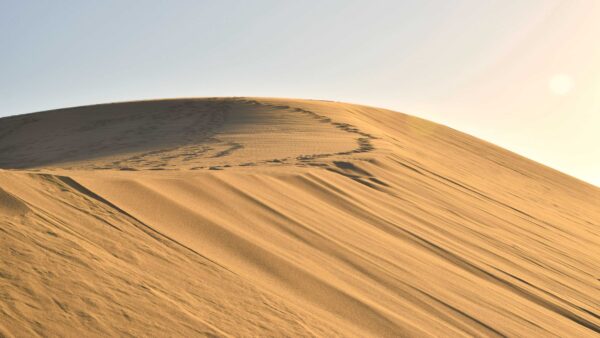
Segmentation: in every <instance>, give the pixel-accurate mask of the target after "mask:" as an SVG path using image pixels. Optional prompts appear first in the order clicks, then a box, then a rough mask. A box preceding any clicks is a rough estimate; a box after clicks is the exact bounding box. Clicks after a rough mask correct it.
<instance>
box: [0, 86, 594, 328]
mask: <svg viewBox="0 0 600 338" xmlns="http://www.w3.org/2000/svg"><path fill="white" fill-rule="evenodd" d="M0 168H2V169H1V170H0V337H2V336H6V337H13V336H14V337H31V336H73V337H79V336H161V337H165V336H173V337H194V336H211V337H212V336H227V337H229V336H231V337H256V336H269V337H283V336H289V337H298V336H318V337H336V336H344V337H369V336H373V337H402V336H417V337H418V336H443V337H454V336H523V337H534V336H537V337H552V336H561V337H586V336H589V337H592V336H598V335H599V333H600V189H598V188H597V187H594V186H592V185H589V184H587V183H584V182H582V181H579V180H576V179H574V178H572V177H570V176H567V175H565V174H562V173H560V172H557V171H555V170H552V169H550V168H547V167H545V166H543V165H540V164H538V163H535V162H533V161H530V160H528V159H526V158H523V157H521V156H518V155H516V154H514V153H511V152H509V151H506V150H504V149H502V148H499V147H497V146H494V145H492V144H490V143H487V142H485V141H482V140H479V139H476V138H474V137H471V136H469V135H466V134H463V133H461V132H458V131H456V130H453V129H450V128H447V127H444V126H441V125H438V124H435V123H431V122H428V121H425V120H421V119H418V118H415V117H411V116H408V115H404V114H401V113H396V112H391V111H388V110H384V109H377V108H371V107H364V106H358V105H350V104H343V103H335V102H324V101H310V100H291V99H290V100H286V99H267V98H260V99H258V98H256V99H255V98H220V99H177V100H161V101H142V102H130V103H115V104H106V105H96V106H87V107H78V108H69V109H61V110H54V111H47V112H41V113H34V114H28V115H21V116H15V117H7V118H2V119H0Z"/></svg>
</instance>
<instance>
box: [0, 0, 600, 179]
mask: <svg viewBox="0 0 600 338" xmlns="http://www.w3.org/2000/svg"><path fill="white" fill-rule="evenodd" d="M0 46H1V53H0V117H1V116H7V115H14V114H22V113H29V112H34V111H41V110H48V109H55V108H64V107H69V106H78V105H86V104H96V103H105V102H114V101H129V100H138V99H151V98H167V97H191V96H200V97H206V96H269V97H293V98H314V99H328V100H337V101H345V102H352V103H361V104H367V105H372V106H377V107H384V108H389V109H392V110H396V111H401V112H406V113H409V114H413V115H416V116H420V117H423V118H426V119H430V120H433V121H436V122H440V123H443V124H445V125H448V126H450V127H453V128H455V129H458V130H461V131H463V132H466V133H469V134H472V135H474V136H477V137H480V138H482V139H485V140H487V141H490V142H492V143H495V144H498V145H500V146H502V147H505V148H507V149H509V150H512V151H515V152H517V153H519V154H521V155H523V156H526V157H528V158H531V159H533V160H536V161H538V162H541V163H544V164H546V165H548V166H551V167H553V168H556V169H558V170H561V171H563V172H565V173H568V174H570V175H573V176H575V177H578V178H580V179H583V180H586V181H588V182H590V183H593V184H595V185H596V186H600V1H596V0H587V1H586V0H571V1H560V0H543V1H542V0H520V1H517V0H515V1H508V0H503V1H491V0H489V1H486V0H472V1H469V0H463V1H459V0H457V1H446V0H438V1H426V0H414V1H124V0H118V1H116V0H107V1H63V0H61V1H17V0H14V1H10V0H9V1H6V0H3V1H0Z"/></svg>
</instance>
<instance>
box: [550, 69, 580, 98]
mask: <svg viewBox="0 0 600 338" xmlns="http://www.w3.org/2000/svg"><path fill="white" fill-rule="evenodd" d="M574 85H575V84H574V83H573V79H572V78H571V77H570V76H569V75H566V74H557V75H554V76H553V77H552V78H551V79H550V82H549V83H548V86H549V87H550V90H551V91H552V92H553V93H554V94H556V95H566V94H568V93H569V92H570V91H571V90H572V89H573V87H574Z"/></svg>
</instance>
